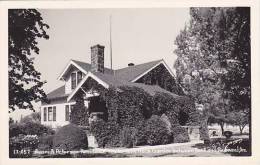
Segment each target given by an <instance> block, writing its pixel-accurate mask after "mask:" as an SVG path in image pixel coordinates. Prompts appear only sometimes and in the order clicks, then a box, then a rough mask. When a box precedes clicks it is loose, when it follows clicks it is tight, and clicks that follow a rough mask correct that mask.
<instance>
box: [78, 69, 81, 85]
mask: <svg viewBox="0 0 260 165" xmlns="http://www.w3.org/2000/svg"><path fill="white" fill-rule="evenodd" d="M81 80H82V72H80V71H79V72H78V73H77V84H79V83H80V81H81Z"/></svg>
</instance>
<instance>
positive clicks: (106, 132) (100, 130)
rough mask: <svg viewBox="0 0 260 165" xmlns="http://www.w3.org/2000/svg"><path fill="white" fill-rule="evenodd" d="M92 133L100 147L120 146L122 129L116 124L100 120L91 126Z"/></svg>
mask: <svg viewBox="0 0 260 165" xmlns="http://www.w3.org/2000/svg"><path fill="white" fill-rule="evenodd" d="M90 131H91V133H92V134H93V135H94V136H95V138H96V140H97V143H98V146H99V147H119V146H120V136H119V133H120V128H119V126H118V125H117V124H116V123H114V122H105V121H103V120H102V119H99V120H97V121H93V122H92V123H91V124H90Z"/></svg>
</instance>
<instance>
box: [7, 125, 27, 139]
mask: <svg viewBox="0 0 260 165" xmlns="http://www.w3.org/2000/svg"><path fill="white" fill-rule="evenodd" d="M20 134H23V135H24V134H25V132H24V129H23V125H21V124H17V123H14V124H10V125H9V137H10V138H11V137H14V136H18V135H20Z"/></svg>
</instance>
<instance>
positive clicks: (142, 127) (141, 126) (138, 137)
mask: <svg viewBox="0 0 260 165" xmlns="http://www.w3.org/2000/svg"><path fill="white" fill-rule="evenodd" d="M133 136H134V145H135V146H141V145H146V144H147V134H146V124H145V122H144V121H140V122H138V123H137V124H136V126H135V128H134V131H133Z"/></svg>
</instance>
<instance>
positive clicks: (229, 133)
mask: <svg viewBox="0 0 260 165" xmlns="http://www.w3.org/2000/svg"><path fill="white" fill-rule="evenodd" d="M223 134H224V136H226V138H227V139H228V138H231V136H232V135H233V132H231V131H225V132H224V133H223Z"/></svg>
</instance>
